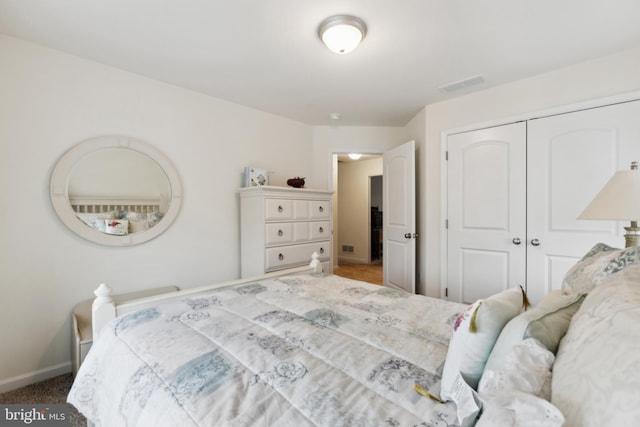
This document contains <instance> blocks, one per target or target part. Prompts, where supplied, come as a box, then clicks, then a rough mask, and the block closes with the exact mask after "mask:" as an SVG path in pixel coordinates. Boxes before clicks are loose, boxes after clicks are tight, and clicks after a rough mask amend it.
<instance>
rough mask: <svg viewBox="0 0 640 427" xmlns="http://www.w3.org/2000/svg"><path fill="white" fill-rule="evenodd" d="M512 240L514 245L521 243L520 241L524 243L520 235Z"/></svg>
mask: <svg viewBox="0 0 640 427" xmlns="http://www.w3.org/2000/svg"><path fill="white" fill-rule="evenodd" d="M512 242H513V244H514V245H519V244H520V243H522V240H520V238H519V237H514V238H513V240H512Z"/></svg>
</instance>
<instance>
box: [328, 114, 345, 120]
mask: <svg viewBox="0 0 640 427" xmlns="http://www.w3.org/2000/svg"><path fill="white" fill-rule="evenodd" d="M329 118H330V119H331V120H340V119H341V118H342V116H341V115H340V113H331V114H329Z"/></svg>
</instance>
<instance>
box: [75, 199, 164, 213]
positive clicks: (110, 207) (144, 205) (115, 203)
mask: <svg viewBox="0 0 640 427" xmlns="http://www.w3.org/2000/svg"><path fill="white" fill-rule="evenodd" d="M69 201H70V202H71V208H72V209H73V211H74V212H76V213H102V212H112V211H130V212H137V213H141V214H143V213H150V212H161V203H160V200H159V199H157V198H155V199H150V198H143V197H131V198H122V197H119V198H117V199H114V198H108V197H75V196H70V197H69Z"/></svg>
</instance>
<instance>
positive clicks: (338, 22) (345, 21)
mask: <svg viewBox="0 0 640 427" xmlns="http://www.w3.org/2000/svg"><path fill="white" fill-rule="evenodd" d="M366 34H367V25H366V24H365V23H364V21H363V20H362V19H360V18H357V17H355V16H350V15H334V16H330V17H328V18H327V19H325V20H324V21H322V22H321V23H320V26H319V27H318V36H319V37H320V40H322V42H323V43H324V44H325V45H326V46H327V47H328V48H329V50H330V51H332V52H335V53H337V54H340V55H343V54H345V53H349V52H351V51H352V50H354V49H355V48H356V47H358V45H359V44H360V42H361V41H362V39H364V36H365V35H366Z"/></svg>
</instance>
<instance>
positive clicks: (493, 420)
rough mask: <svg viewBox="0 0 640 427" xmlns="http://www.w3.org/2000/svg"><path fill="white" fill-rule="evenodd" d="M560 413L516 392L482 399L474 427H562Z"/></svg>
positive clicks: (530, 396)
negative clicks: (480, 410)
mask: <svg viewBox="0 0 640 427" xmlns="http://www.w3.org/2000/svg"><path fill="white" fill-rule="evenodd" d="M563 423H564V416H563V415H562V412H560V410H559V409H558V408H556V407H555V406H553V404H551V403H549V402H547V401H546V400H544V399H541V398H539V397H536V396H534V395H533V394H529V393H524V392H522V391H518V390H512V391H509V392H500V393H497V394H495V395H492V396H491V397H490V398H485V399H482V415H481V416H480V419H479V420H478V422H477V423H476V427H513V426H517V427H562V426H564V424H563Z"/></svg>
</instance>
